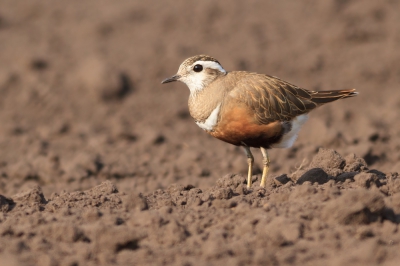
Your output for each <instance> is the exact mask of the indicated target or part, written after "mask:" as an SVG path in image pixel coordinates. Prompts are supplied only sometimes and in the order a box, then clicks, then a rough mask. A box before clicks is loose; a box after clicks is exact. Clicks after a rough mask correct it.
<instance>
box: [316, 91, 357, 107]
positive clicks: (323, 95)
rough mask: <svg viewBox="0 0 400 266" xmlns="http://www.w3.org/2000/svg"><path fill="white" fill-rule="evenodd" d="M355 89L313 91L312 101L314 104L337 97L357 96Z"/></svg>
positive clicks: (333, 99) (326, 101) (337, 98)
mask: <svg viewBox="0 0 400 266" xmlns="http://www.w3.org/2000/svg"><path fill="white" fill-rule="evenodd" d="M357 95H358V92H357V91H356V89H350V90H334V91H314V93H313V94H312V101H313V102H314V103H316V104H325V103H329V102H333V101H336V100H339V99H345V98H350V97H354V96H357Z"/></svg>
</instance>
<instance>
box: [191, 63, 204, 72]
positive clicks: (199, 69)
mask: <svg viewBox="0 0 400 266" xmlns="http://www.w3.org/2000/svg"><path fill="white" fill-rule="evenodd" d="M202 70H203V66H202V65H195V66H194V67H193V71H194V72H200V71H202Z"/></svg>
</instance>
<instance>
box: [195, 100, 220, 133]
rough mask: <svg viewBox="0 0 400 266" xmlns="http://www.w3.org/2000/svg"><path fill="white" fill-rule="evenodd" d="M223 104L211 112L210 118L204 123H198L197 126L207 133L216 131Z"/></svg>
mask: <svg viewBox="0 0 400 266" xmlns="http://www.w3.org/2000/svg"><path fill="white" fill-rule="evenodd" d="M220 107H221V104H218V105H217V107H215V109H214V110H213V111H212V112H211V114H210V116H209V117H208V118H207V119H206V121H204V122H196V124H197V125H198V126H199V127H201V128H202V129H204V130H206V131H211V130H213V129H214V127H215V125H216V124H217V122H218V114H219V109H220Z"/></svg>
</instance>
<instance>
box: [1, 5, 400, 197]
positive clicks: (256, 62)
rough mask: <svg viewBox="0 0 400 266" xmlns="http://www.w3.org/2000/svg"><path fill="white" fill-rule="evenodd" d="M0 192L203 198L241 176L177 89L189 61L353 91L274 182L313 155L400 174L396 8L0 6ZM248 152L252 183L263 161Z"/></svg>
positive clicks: (306, 134)
mask: <svg viewBox="0 0 400 266" xmlns="http://www.w3.org/2000/svg"><path fill="white" fill-rule="evenodd" d="M0 6H1V8H0V124H1V127H0V171H1V177H0V193H2V194H6V195H13V194H14V193H16V192H18V191H21V190H22V189H24V188H26V187H31V186H32V185H35V184H38V185H40V186H41V187H42V189H43V190H44V193H45V195H50V194H51V193H53V192H60V191H61V190H63V189H65V190H68V191H74V190H77V189H86V188H89V187H91V186H93V185H96V184H98V183H100V182H101V181H104V180H106V179H109V180H112V181H113V182H114V183H115V184H117V185H118V186H119V188H120V190H123V191H138V192H149V191H152V190H155V189H157V188H164V187H166V186H168V185H169V184H171V183H176V182H178V183H182V184H193V185H195V186H199V187H209V186H212V185H214V184H215V180H216V179H217V178H219V177H221V176H223V175H224V174H226V173H230V172H233V173H245V172H246V169H247V164H246V160H245V156H244V154H243V151H242V150H240V149H238V148H236V147H234V146H231V145H228V144H225V143H223V142H220V141H218V140H216V139H213V138H212V137H209V136H208V135H207V134H205V133H204V132H203V131H202V130H201V129H199V128H198V127H197V126H196V124H195V123H194V122H193V120H192V119H191V117H190V116H189V114H188V110H187V98H188V95H189V91H188V89H187V88H186V86H185V85H183V84H178V83H175V84H171V85H168V86H166V85H163V86H162V85H161V84H160V81H161V80H162V79H163V78H166V77H168V76H170V75H172V74H174V73H176V71H177V69H178V66H179V64H180V63H181V62H182V61H183V60H184V59H186V58H187V57H189V56H193V55H196V54H209V55H211V56H214V57H216V58H217V59H218V60H219V61H220V62H221V63H222V65H223V66H224V68H225V69H227V70H248V71H255V72H259V73H266V74H270V75H274V76H278V77H280V78H282V79H284V80H287V81H290V82H291V83H293V84H296V85H298V86H301V87H304V88H308V89H313V90H323V89H349V88H357V90H358V91H359V92H360V95H359V96H358V97H356V98H352V99H348V100H343V101H339V102H336V103H333V104H329V105H327V106H324V107H322V108H320V109H318V110H316V111H314V112H312V114H311V116H310V117H311V118H310V120H309V121H308V122H307V123H306V125H305V126H304V127H303V130H302V131H301V134H300V136H299V138H298V141H297V142H296V144H295V145H294V147H293V148H291V149H287V150H273V151H272V152H271V153H270V156H271V160H272V172H271V176H274V175H277V174H280V173H288V172H289V171H292V170H294V169H295V168H296V167H299V166H300V165H301V164H302V163H303V164H306V163H307V162H309V160H310V158H311V157H312V156H313V155H314V154H315V153H316V151H317V149H318V148H319V147H325V148H333V149H335V150H337V151H338V152H339V153H341V154H343V155H346V154H349V153H356V154H357V155H358V156H361V157H363V158H364V159H365V160H366V161H367V162H368V163H369V164H370V166H371V167H372V168H379V169H380V170H381V171H386V172H390V171H396V170H397V171H399V170H400V164H399V162H398V161H399V158H400V140H399V137H400V125H399V123H398V121H399V117H400V112H399V111H400V93H399V88H398V84H399V82H400V50H399V46H400V16H399V15H398V11H399V10H400V3H399V1H394V0H386V1H356V0H353V1H345V0H330V1H310V0H309V1H290V2H289V1H223V2H221V1H197V2H189V1H183V0H182V1H170V2H166V1H81V0H76V1H74V0H71V1H43V0H41V1H39V0H35V1H33V0H31V1H15V0H2V1H1V3H0ZM256 153H257V158H256V162H257V167H258V169H256V173H259V167H260V164H261V157H260V155H259V154H258V152H256Z"/></svg>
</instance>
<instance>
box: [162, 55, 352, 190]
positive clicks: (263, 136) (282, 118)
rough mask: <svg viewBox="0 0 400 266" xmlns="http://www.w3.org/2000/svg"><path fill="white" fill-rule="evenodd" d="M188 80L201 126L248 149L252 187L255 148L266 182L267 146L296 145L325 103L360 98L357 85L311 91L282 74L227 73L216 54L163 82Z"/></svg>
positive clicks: (191, 107) (199, 59) (192, 109)
mask: <svg viewBox="0 0 400 266" xmlns="http://www.w3.org/2000/svg"><path fill="white" fill-rule="evenodd" d="M176 80H179V81H182V82H184V83H185V84H186V85H187V86H188V87H189V89H190V97H189V111H190V114H191V116H192V117H193V118H194V119H195V122H196V123H197V125H198V126H200V127H201V128H202V129H204V130H205V131H206V132H207V133H209V134H210V135H212V136H214V137H216V138H218V139H220V140H223V141H225V142H228V143H231V144H233V145H237V146H243V147H244V148H245V151H246V154H247V157H248V163H249V172H248V182H247V185H248V187H250V186H251V178H252V165H253V160H254V159H253V156H252V154H251V151H250V148H249V147H256V148H260V149H261V152H262V153H263V157H264V160H263V164H264V170H263V175H262V179H261V184H260V185H261V186H265V182H266V176H267V173H268V168H269V158H268V153H267V149H270V148H284V147H290V146H291V145H293V143H294V141H295V139H296V137H297V133H298V132H299V130H300V128H301V126H302V125H303V123H304V122H305V121H306V120H307V114H308V112H310V111H311V110H313V109H314V108H316V107H318V106H321V105H323V104H326V103H329V102H332V101H335V100H338V99H344V98H349V97H353V96H356V95H357V94H358V93H357V92H356V91H355V90H354V89H350V90H334V91H310V90H306V89H303V88H300V87H297V86H295V85H293V84H290V83H289V82H286V81H283V80H281V79H279V78H276V77H273V76H268V75H264V74H257V73H251V72H246V71H232V72H227V71H226V70H225V69H223V68H222V66H221V64H220V63H219V62H218V60H216V59H215V58H213V57H210V56H207V55H199V56H193V57H190V58H188V59H186V60H185V61H184V62H183V63H182V64H181V65H180V67H179V70H178V73H177V74H176V75H175V76H172V77H171V78H168V79H165V80H164V81H163V82H162V83H167V82H172V81H176Z"/></svg>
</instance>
